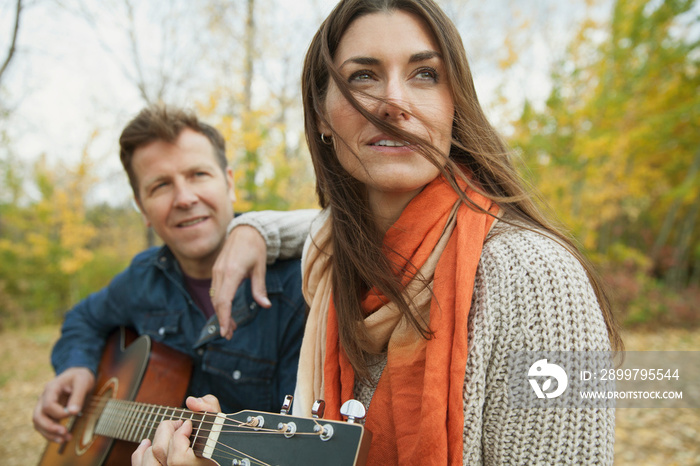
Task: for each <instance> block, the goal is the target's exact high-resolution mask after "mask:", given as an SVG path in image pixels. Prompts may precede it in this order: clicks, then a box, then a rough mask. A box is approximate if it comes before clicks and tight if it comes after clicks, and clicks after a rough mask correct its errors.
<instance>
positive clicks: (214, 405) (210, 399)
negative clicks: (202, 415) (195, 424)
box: [131, 395, 221, 466]
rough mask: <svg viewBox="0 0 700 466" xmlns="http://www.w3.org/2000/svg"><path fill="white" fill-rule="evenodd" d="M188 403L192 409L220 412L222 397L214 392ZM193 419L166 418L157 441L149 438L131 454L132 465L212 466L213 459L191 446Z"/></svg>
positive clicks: (157, 433)
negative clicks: (199, 454) (205, 456)
mask: <svg viewBox="0 0 700 466" xmlns="http://www.w3.org/2000/svg"><path fill="white" fill-rule="evenodd" d="M186 404H187V407H188V408H189V409H190V410H192V411H208V412H215V413H218V412H219V411H220V410H221V408H220V407H219V400H217V399H216V397H215V396H213V395H206V396H205V397H203V398H194V397H189V398H187V401H186ZM191 434H192V422H191V421H190V420H189V419H188V420H186V421H163V422H161V423H160V425H159V426H158V429H157V430H156V434H155V436H154V438H153V442H152V443H151V441H150V440H148V439H145V440H143V441H142V442H141V444H140V445H139V447H138V448H137V449H136V451H134V453H133V454H132V455H131V464H132V466H160V465H169V466H205V465H206V466H211V465H212V464H214V462H213V461H211V460H208V459H205V458H199V457H197V456H196V455H195V454H194V450H192V447H191V446H190V435H191Z"/></svg>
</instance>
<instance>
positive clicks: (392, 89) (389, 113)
mask: <svg viewBox="0 0 700 466" xmlns="http://www.w3.org/2000/svg"><path fill="white" fill-rule="evenodd" d="M381 99H382V100H381V101H380V105H379V116H381V117H384V118H391V119H400V118H408V116H409V113H408V111H407V110H406V106H407V104H408V101H407V92H406V89H405V87H404V85H403V83H401V82H400V80H398V79H392V80H389V81H388V82H387V83H386V86H385V91H384V95H383V96H381Z"/></svg>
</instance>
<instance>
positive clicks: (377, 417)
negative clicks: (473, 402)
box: [295, 177, 498, 465]
mask: <svg viewBox="0 0 700 466" xmlns="http://www.w3.org/2000/svg"><path fill="white" fill-rule="evenodd" d="M462 189H464V190H465V192H466V193H467V195H468V196H469V198H470V199H471V200H473V201H474V202H475V203H476V204H477V205H479V206H480V207H482V208H483V209H485V210H489V211H491V212H492V213H493V214H496V213H497V212H498V207H497V206H496V205H495V204H493V203H492V202H491V201H490V200H488V199H486V198H484V197H483V196H481V195H479V194H477V193H475V192H474V191H472V190H470V189H468V188H467V187H466V186H462ZM493 220H494V219H493V217H491V216H489V215H485V214H482V213H480V212H476V211H474V210H472V209H470V208H469V207H466V206H464V205H462V204H461V203H460V202H459V198H458V196H457V194H456V193H455V192H454V191H453V189H452V188H451V187H450V185H449V184H448V183H447V182H446V181H445V180H444V178H443V177H438V178H436V179H435V180H434V181H433V182H431V183H430V184H428V185H427V186H426V187H425V188H424V189H423V191H422V192H421V193H420V194H419V195H417V196H416V197H415V198H414V199H413V200H412V201H411V202H410V203H409V205H408V206H407V207H406V208H405V209H404V211H403V213H402V214H401V217H400V218H399V219H398V220H397V221H396V223H395V224H394V225H393V226H392V227H391V228H390V229H389V231H388V232H387V234H386V236H385V238H384V244H385V246H386V249H387V250H393V251H395V252H396V254H391V255H390V259H391V260H392V262H393V263H394V264H395V265H396V267H397V270H403V269H404V267H405V266H407V265H408V268H411V266H415V267H416V268H418V269H419V274H418V276H419V277H421V278H422V280H415V281H411V280H410V279H411V277H410V276H405V277H404V278H403V282H404V284H405V285H406V289H405V293H406V296H408V297H409V300H410V301H409V302H411V303H412V304H411V306H412V311H413V312H414V315H415V316H416V317H417V319H418V320H419V321H426V322H429V325H430V329H431V330H432V331H433V332H434V336H433V338H431V339H430V340H425V339H424V338H422V337H421V336H420V335H419V334H418V333H417V332H416V331H415V330H413V328H412V327H411V326H410V324H408V323H407V322H406V320H405V319H403V318H402V317H401V315H400V314H399V313H398V310H397V308H396V307H395V306H394V305H393V304H392V303H389V304H387V305H382V303H383V301H385V300H382V297H381V296H378V295H377V290H371V291H370V293H368V296H367V298H366V299H365V300H364V301H363V308H364V309H365V311H366V312H367V314H368V317H367V318H366V319H365V325H366V326H367V328H368V331H369V333H370V335H371V336H372V339H373V341H374V342H375V343H376V347H377V348H378V349H381V348H383V347H387V346H388V355H387V365H386V368H385V369H384V372H383V373H382V376H381V378H380V380H379V384H378V385H377V388H376V391H375V393H374V395H373V398H372V402H371V407H370V409H369V411H368V416H367V420H366V423H365V425H366V427H367V428H368V429H369V430H370V431H371V432H372V434H373V439H372V445H371V448H370V455H369V463H368V464H372V465H390V464H401V465H403V464H431V465H432V464H435V465H444V464H461V463H462V445H463V442H462V433H463V429H464V427H463V424H464V410H463V401H462V398H463V391H464V375H465V368H466V363H467V349H468V348H467V318H468V315H469V309H470V306H471V299H472V291H473V288H474V277H475V275H476V268H477V266H478V263H479V258H480V256H481V249H482V246H483V242H484V239H485V238H486V235H487V234H488V232H489V229H490V227H491V225H492V223H493ZM328 227H329V224H328V223H326V224H325V225H324V227H322V228H321V231H320V232H319V234H318V235H316V236H315V240H321V239H322V238H323V237H325V236H326V235H328V234H329V230H330V228H328ZM316 244H323V241H317V242H316ZM311 249H313V246H312V248H311ZM327 253H328V250H326V251H325V252H320V251H318V249H316V250H315V251H312V250H310V251H309V252H308V253H307V257H306V264H305V278H304V289H305V293H306V295H307V299H309V298H310V299H311V300H310V301H309V302H310V303H311V312H310V315H309V322H308V324H307V332H308V331H309V330H310V328H309V325H310V326H311V328H313V334H310V333H305V335H304V343H303V345H302V354H301V357H300V363H299V368H300V370H299V375H298V381H297V384H298V387H297V397H298V399H297V400H296V401H295V404H296V403H300V407H301V410H302V412H299V411H297V410H296V409H295V413H298V414H303V415H308V413H304V412H303V410H304V409H305V407H306V405H307V404H308V403H309V402H310V401H311V398H312V397H315V398H324V399H325V401H326V413H327V415H329V417H333V416H337V413H338V412H339V409H340V406H341V404H342V403H343V402H344V401H346V400H347V399H349V398H352V396H353V388H354V383H355V374H354V371H353V369H352V367H351V365H350V363H349V361H348V360H347V357H346V356H345V353H344V352H343V351H342V348H341V347H340V344H339V339H338V324H337V318H336V311H335V307H334V305H333V300H332V299H331V297H330V290H329V289H328V286H329V285H328V284H329V283H330V279H329V277H330V273H331V268H330V267H328V264H327V257H328V256H327V255H326V254H327ZM426 280H427V281H428V282H430V284H429V285H428V288H426V287H425V286H424V282H425V281H426ZM431 288H432V294H431V292H430V290H431ZM324 342H325V343H324ZM321 361H323V370H322V371H321V370H320V368H319V367H318V364H320V363H321ZM299 398H300V399H299Z"/></svg>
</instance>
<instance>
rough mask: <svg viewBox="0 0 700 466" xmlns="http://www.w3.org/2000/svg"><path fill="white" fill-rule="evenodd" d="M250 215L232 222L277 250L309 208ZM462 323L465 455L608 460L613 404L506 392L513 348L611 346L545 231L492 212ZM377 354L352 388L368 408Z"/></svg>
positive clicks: (496, 459) (598, 315)
mask: <svg viewBox="0 0 700 466" xmlns="http://www.w3.org/2000/svg"><path fill="white" fill-rule="evenodd" d="M311 212H313V211H311ZM251 215H254V216H255V220H253V218H248V219H245V217H246V216H245V215H244V216H241V217H239V218H238V220H237V222H238V224H249V225H253V226H255V227H256V228H258V230H259V231H261V233H262V234H263V236H264V237H266V238H267V237H281V238H285V240H284V241H283V242H282V246H281V247H279V246H277V249H278V251H280V252H282V253H283V254H285V255H294V254H298V251H299V250H300V247H301V244H303V239H302V238H300V237H298V236H295V235H299V234H300V232H302V231H304V230H305V231H306V232H308V231H309V230H308V223H307V224H306V227H303V226H302V224H303V223H304V222H308V221H309V220H310V218H311V213H310V211H305V212H304V213H303V214H298V215H296V216H294V213H293V212H290V213H286V214H285V216H284V218H285V219H286V220H285V221H280V218H279V217H278V215H279V213H266V212H258V213H255V214H251ZM314 223H315V225H314V226H317V224H318V223H320V222H314ZM278 225H279V226H282V227H283V229H285V228H286V229H287V230H286V232H285V231H280V230H279V227H278ZM292 225H293V226H292ZM232 226H233V225H232ZM305 228H306V229H305ZM292 231H293V233H292ZM268 256H269V254H268ZM468 325H469V356H468V360H467V367H466V374H465V382H464V436H463V441H464V455H463V464H465V465H502V464H503V465H525V464H527V465H550V464H576V465H587V464H605V465H607V464H612V463H613V443H614V438H615V412H614V410H613V409H609V408H607V409H606V408H552V409H542V408H517V407H514V406H511V405H510V404H509V402H508V393H507V392H508V382H509V381H508V377H509V375H508V359H509V357H510V356H512V355H513V353H516V352H522V351H609V350H610V343H609V339H608V334H607V330H606V326H605V321H604V319H603V316H602V312H601V310H600V306H599V305H598V302H597V299H596V296H595V293H594V291H593V289H592V287H591V285H590V282H589V280H588V277H587V275H586V272H585V270H584V268H583V267H582V266H581V264H580V263H579V262H578V261H577V260H576V258H575V257H574V256H573V255H572V254H571V253H570V252H568V251H567V250H566V249H565V248H564V247H562V246H561V245H559V244H558V243H557V242H556V241H554V240H553V239H551V238H548V237H547V236H545V235H544V234H541V233H538V232H533V231H529V230H526V229H524V228H521V227H517V226H512V225H508V224H506V223H505V222H499V223H498V224H497V225H496V227H495V228H494V229H493V230H492V232H491V234H490V235H489V237H488V238H487V241H486V243H485V244H484V248H483V251H482V254H481V258H480V261H479V266H478V269H477V273H476V278H475V285H474V295H473V301H472V306H471V311H470V315H469V324H468ZM385 364H386V356H385V355H384V356H380V357H378V359H377V361H376V364H373V365H372V366H371V372H372V377H371V380H370V381H368V382H366V383H363V382H360V381H358V382H357V383H356V386H355V397H356V398H357V399H358V400H359V401H361V402H362V403H363V404H364V405H365V406H366V407H367V408H368V409H371V399H372V394H373V393H374V389H375V387H376V383H377V382H378V380H379V378H380V377H381V373H382V370H383V369H384V365H385Z"/></svg>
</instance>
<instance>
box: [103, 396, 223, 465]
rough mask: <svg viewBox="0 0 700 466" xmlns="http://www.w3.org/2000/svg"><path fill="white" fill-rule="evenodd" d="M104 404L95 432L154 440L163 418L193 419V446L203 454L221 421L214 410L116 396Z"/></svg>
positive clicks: (131, 439)
mask: <svg viewBox="0 0 700 466" xmlns="http://www.w3.org/2000/svg"><path fill="white" fill-rule="evenodd" d="M100 404H103V405H104V408H102V409H100V411H101V415H100V416H99V420H98V421H97V425H96V426H95V433H96V434H98V435H103V436H105V437H110V438H114V439H118V440H125V441H127V442H135V443H138V442H140V441H141V440H143V439H145V438H148V439H150V440H153V437H154V436H155V433H156V429H157V428H158V425H159V424H160V423H161V422H162V421H177V420H188V419H189V420H190V421H192V435H191V444H192V449H193V450H194V451H195V453H200V454H201V453H202V452H203V451H204V450H205V448H206V445H207V441H208V439H209V434H210V433H211V432H212V428H213V427H215V426H216V425H217V424H219V422H217V421H218V418H217V415H215V414H211V413H196V412H193V411H189V410H186V409H180V408H169V407H165V406H157V405H151V404H146V403H137V402H133V401H125V400H116V399H109V400H107V401H106V402H101V403H100Z"/></svg>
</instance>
